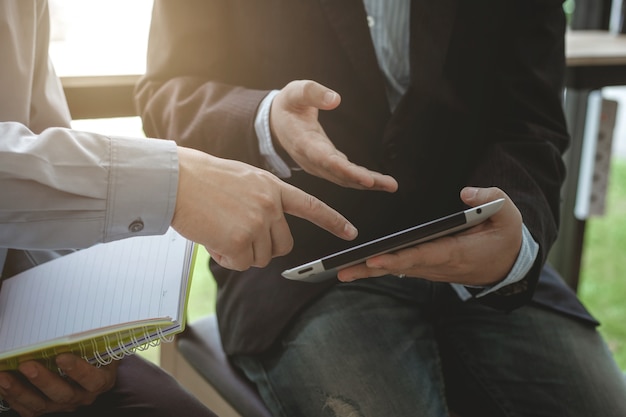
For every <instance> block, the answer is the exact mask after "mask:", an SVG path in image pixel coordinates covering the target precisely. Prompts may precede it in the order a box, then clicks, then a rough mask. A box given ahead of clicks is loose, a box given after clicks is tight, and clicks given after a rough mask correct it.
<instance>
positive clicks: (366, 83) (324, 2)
mask: <svg viewBox="0 0 626 417" xmlns="http://www.w3.org/2000/svg"><path fill="white" fill-rule="evenodd" d="M320 4H321V6H322V9H323V10H324V12H325V13H326V16H327V18H328V21H329V22H330V25H331V26H332V27H333V28H334V29H335V33H336V34H337V38H338V39H339V42H340V43H341V44H342V46H343V48H344V51H345V52H346V54H347V55H348V57H349V59H350V62H352V65H353V67H354V72H355V76H356V77H357V78H358V79H360V80H361V81H362V83H363V87H364V89H366V90H367V91H369V93H370V94H371V95H373V100H372V102H376V103H382V104H383V105H386V103H387V96H386V94H387V93H386V92H385V81H384V78H383V75H382V72H381V71H380V70H379V69H378V60H377V59H376V52H375V51H374V45H373V44H372V38H371V35H370V32H369V28H368V26H367V24H366V21H367V15H366V13H365V7H364V6H363V0H320Z"/></svg>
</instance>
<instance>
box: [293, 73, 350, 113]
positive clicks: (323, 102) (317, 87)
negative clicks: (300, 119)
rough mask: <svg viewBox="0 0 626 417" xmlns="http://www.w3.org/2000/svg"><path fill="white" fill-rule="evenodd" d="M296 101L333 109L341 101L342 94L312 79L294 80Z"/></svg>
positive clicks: (319, 107)
mask: <svg viewBox="0 0 626 417" xmlns="http://www.w3.org/2000/svg"><path fill="white" fill-rule="evenodd" d="M291 84H294V85H293V87H295V88H294V90H293V91H294V95H295V96H299V97H292V98H293V99H295V100H294V101H295V102H297V103H300V105H303V106H310V107H315V108H318V109H321V110H332V109H334V108H335V107H337V106H338V105H339V103H340V102H341V96H339V94H338V93H336V92H335V91H333V90H331V89H330V88H328V87H325V86H323V85H322V84H319V83H317V82H315V81H311V80H298V81H293V82H292V83H291Z"/></svg>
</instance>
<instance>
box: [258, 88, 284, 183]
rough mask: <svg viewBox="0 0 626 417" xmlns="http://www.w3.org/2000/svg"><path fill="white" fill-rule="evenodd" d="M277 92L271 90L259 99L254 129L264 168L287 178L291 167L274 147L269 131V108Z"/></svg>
mask: <svg viewBox="0 0 626 417" xmlns="http://www.w3.org/2000/svg"><path fill="white" fill-rule="evenodd" d="M278 92H279V90H273V91H271V92H270V93H269V94H268V95H267V96H265V98H264V99H263V101H261V104H260V105H259V109H258V111H257V114H256V119H255V120H254V130H255V132H256V136H257V138H258V140H259V151H260V152H261V156H263V158H264V159H265V168H266V169H267V170H268V171H270V172H271V173H273V174H274V175H276V176H277V177H279V178H289V177H291V169H290V168H289V166H288V165H287V164H286V163H285V161H284V160H283V159H282V158H281V157H280V156H279V155H278V153H277V152H276V150H275V149H274V145H273V144H272V133H271V131H270V109H271V107H272V101H273V100H274V97H276V95H277V94H278Z"/></svg>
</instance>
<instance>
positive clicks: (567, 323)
mask: <svg viewBox="0 0 626 417" xmlns="http://www.w3.org/2000/svg"><path fill="white" fill-rule="evenodd" d="M283 336H284V337H283V338H282V339H281V340H280V342H279V343H278V344H277V345H276V346H275V347H274V348H273V349H271V350H270V351H268V352H265V353H263V354H261V355H256V356H237V357H235V358H234V362H235V363H236V364H237V365H238V366H239V367H240V368H241V369H242V370H243V371H244V372H245V373H246V374H247V376H248V377H249V378H250V379H251V380H252V381H254V382H255V383H256V384H257V386H258V388H259V391H260V393H261V395H262V397H263V398H264V401H265V402H266V403H267V405H268V407H269V408H270V410H271V411H272V412H273V414H274V415H275V416H284V417H287V416H289V417H293V416H302V417H306V416H311V417H320V416H328V417H343V416H350V417H403V416H406V417H409V416H410V417H415V416H428V417H439V416H448V414H449V412H450V410H454V411H455V412H456V413H458V414H460V415H461V416H467V417H469V416H485V417H492V416H493V417H496V416H554V417H566V416H580V417H596V416H602V417H611V416H615V417H624V416H626V382H625V380H624V376H623V374H622V373H621V371H620V370H619V369H618V367H617V366H616V364H615V362H614V361H613V359H612V356H611V354H610V352H609V351H608V349H607V347H606V345H605V343H604V342H603V340H602V338H601V337H600V335H599V334H598V332H597V331H596V329H595V328H594V327H593V326H592V325H590V324H588V323H584V322H582V321H578V320H576V319H572V318H569V317H566V316H564V315H561V314H558V313H555V312H553V311H550V310H547V309H543V308H541V307H537V306H533V305H529V306H525V307H522V308H520V309H517V310H515V311H513V312H511V313H504V312H500V311H496V310H493V309H491V308H489V307H484V306H482V305H481V304H480V303H477V302H475V301H468V302H461V301H460V300H459V299H458V298H457V296H456V294H455V293H454V292H453V290H452V289H451V288H450V286H449V285H446V284H441V283H432V282H428V281H423V280H416V279H407V278H405V279H400V278H395V277H385V278H379V279H369V280H362V281H359V282H358V283H352V284H339V285H337V286H335V287H334V288H333V289H332V290H330V291H329V292H328V293H327V294H326V295H325V296H324V297H322V298H321V299H319V300H318V301H316V302H315V303H314V304H313V305H311V306H308V307H307V308H306V309H305V310H304V311H303V313H302V314H301V315H300V316H299V317H298V318H297V319H296V321H295V322H294V323H293V325H292V326H290V327H289V328H288V329H287V330H286V331H285V332H284V335H283Z"/></svg>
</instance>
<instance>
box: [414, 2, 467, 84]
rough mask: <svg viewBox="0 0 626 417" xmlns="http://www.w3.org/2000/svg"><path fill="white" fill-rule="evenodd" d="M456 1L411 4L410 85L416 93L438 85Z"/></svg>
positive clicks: (454, 14)
mask: <svg viewBox="0 0 626 417" xmlns="http://www.w3.org/2000/svg"><path fill="white" fill-rule="evenodd" d="M456 4H457V0H412V1H411V38H410V44H411V46H410V51H411V52H410V55H411V57H410V58H411V84H412V85H413V87H414V88H415V90H416V91H430V90H432V89H433V88H436V86H438V85H439V82H438V81H439V80H440V78H441V75H442V70H443V64H444V61H445V57H446V54H447V52H448V45H449V42H450V36H451V33H452V27H453V24H454V19H455V17H456Z"/></svg>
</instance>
